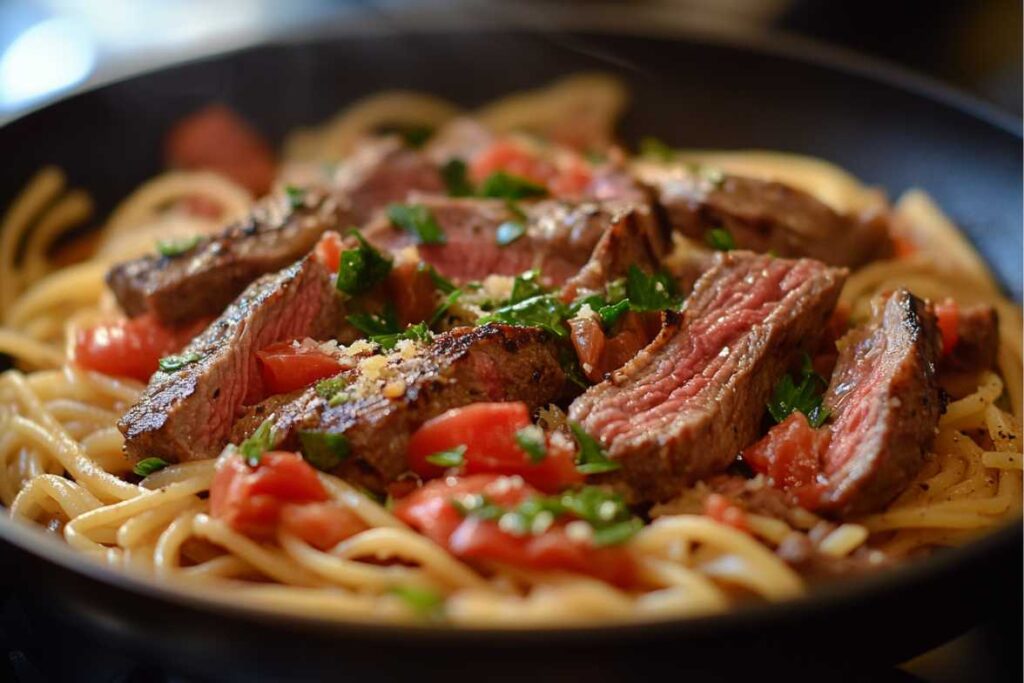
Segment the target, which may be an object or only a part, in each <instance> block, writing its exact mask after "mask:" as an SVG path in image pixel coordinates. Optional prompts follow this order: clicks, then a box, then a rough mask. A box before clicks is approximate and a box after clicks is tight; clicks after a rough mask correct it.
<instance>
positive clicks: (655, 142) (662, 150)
mask: <svg viewBox="0 0 1024 683" xmlns="http://www.w3.org/2000/svg"><path fill="white" fill-rule="evenodd" d="M640 156H643V157H647V158H648V159H654V160H655V161H666V162H667V161H672V160H674V159H675V158H676V151H675V150H674V149H672V148H671V147H669V146H668V145H666V144H665V143H664V142H662V141H661V140H659V139H658V138H655V137H646V138H644V139H643V140H641V141H640Z"/></svg>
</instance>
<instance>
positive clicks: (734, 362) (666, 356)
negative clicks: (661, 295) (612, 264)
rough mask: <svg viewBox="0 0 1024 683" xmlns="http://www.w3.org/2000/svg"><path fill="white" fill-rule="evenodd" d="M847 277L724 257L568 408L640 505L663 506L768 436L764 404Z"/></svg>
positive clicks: (815, 265) (807, 263) (815, 267)
mask: <svg viewBox="0 0 1024 683" xmlns="http://www.w3.org/2000/svg"><path fill="white" fill-rule="evenodd" d="M845 275H846V274H845V271H842V270H836V269H832V268H828V267H826V266H825V265H824V264H822V263H819V262H817V261H811V260H808V259H801V260H796V261H792V260H784V259H773V258H771V257H767V256H758V255H754V254H750V253H743V252H730V253H728V254H725V255H722V256H720V257H719V261H718V263H717V265H715V266H714V267H713V268H712V269H711V270H709V271H708V272H707V273H705V274H704V275H703V276H702V277H701V278H700V280H698V282H697V284H696V286H695V288H694V292H693V294H692V295H691V297H690V299H689V300H688V302H687V305H686V308H685V309H684V312H683V313H682V314H672V315H667V316H666V318H665V323H664V326H663V329H662V331H661V333H660V334H659V335H658V337H657V338H656V339H655V340H654V341H653V342H652V343H651V344H650V345H649V346H648V347H647V348H645V349H644V350H643V351H641V352H640V353H639V354H638V355H637V356H636V357H635V358H634V359H633V360H631V361H630V362H628V363H626V365H625V366H623V367H622V368H621V369H619V370H618V371H616V372H615V373H613V374H612V376H611V378H609V379H608V380H606V381H604V382H601V383H600V384H598V385H595V386H593V387H591V388H590V389H589V390H587V392H585V393H584V394H583V395H582V396H581V397H579V398H577V399H576V400H575V401H574V402H573V404H572V405H571V406H570V408H569V416H570V418H571V419H573V420H576V421H578V422H579V423H580V424H581V425H582V426H583V428H584V429H585V430H586V431H587V432H588V433H589V434H591V435H592V436H594V437H595V438H597V439H598V440H600V441H601V442H602V443H603V444H604V446H605V447H606V448H607V449H608V453H609V456H610V457H611V458H612V459H614V460H616V461H617V462H618V463H619V464H620V465H621V469H619V470H618V471H616V472H614V473H612V474H611V475H608V476H607V480H608V481H609V482H611V483H614V484H616V485H618V486H619V487H620V488H624V489H625V491H626V493H627V494H628V496H629V498H630V499H631V500H633V501H637V502H639V501H661V500H665V499H667V498H670V497H671V496H673V495H675V494H676V493H678V491H679V490H680V488H681V487H682V486H683V485H684V484H686V483H688V482H692V481H694V480H696V479H699V478H702V477H704V476H707V475H709V474H714V473H715V472H718V471H720V470H723V469H725V467H727V466H728V465H729V463H730V462H732V461H733V460H734V459H735V456H736V454H737V452H738V451H739V450H740V449H741V448H743V447H744V446H745V445H747V444H748V443H750V442H751V441H753V440H754V439H755V438H756V436H757V433H758V428H759V425H760V416H761V410H760V408H761V406H763V405H764V404H765V402H766V401H767V399H768V397H769V396H770V395H771V391H772V387H773V385H774V384H775V382H776V381H777V380H778V379H779V378H780V377H781V375H782V374H783V373H784V372H785V370H786V369H787V368H788V367H789V366H790V364H791V363H792V361H793V360H794V359H795V358H796V357H797V355H798V354H799V352H800V350H801V349H808V348H811V347H812V346H813V344H814V343H815V342H816V341H817V339H818V337H819V336H820V334H821V332H822V330H823V329H824V325H825V321H826V320H827V319H828V317H829V315H830V314H831V313H832V309H833V308H834V306H835V303H836V299H837V297H838V295H839V290H840V289H841V287H842V284H843V281H844V280H845Z"/></svg>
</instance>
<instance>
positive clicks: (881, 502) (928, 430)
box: [743, 289, 942, 516]
mask: <svg viewBox="0 0 1024 683" xmlns="http://www.w3.org/2000/svg"><path fill="white" fill-rule="evenodd" d="M875 304H876V305H875V310H874V313H873V316H872V319H871V320H870V321H869V322H868V323H867V324H865V325H863V326H861V327H858V328H856V329H854V330H852V331H851V332H849V333H848V334H847V335H846V336H845V337H843V338H842V339H840V340H839V342H838V344H837V345H838V346H839V348H840V352H839V358H838V360H837V361H836V368H835V370H834V371H833V373H832V381H831V383H830V384H829V389H828V391H827V392H826V394H825V398H824V403H825V407H826V408H828V410H829V411H830V414H831V418H832V422H831V424H828V425H826V426H824V427H822V428H820V429H817V430H814V429H812V428H811V426H810V425H809V424H808V423H807V420H806V419H804V418H803V415H802V414H800V413H793V414H792V415H790V417H789V418H787V419H786V420H784V421H783V422H782V423H780V424H778V425H776V426H775V427H773V428H772V429H771V431H769V432H768V434H767V435H766V436H765V437H764V438H763V439H762V440H761V441H759V442H758V443H756V444H754V445H753V446H751V447H750V448H748V449H747V450H746V451H744V453H743V457H744V459H745V460H746V461H747V462H748V463H749V464H750V465H751V466H752V467H754V468H755V469H757V470H759V471H761V472H763V473H765V474H766V475H768V476H769V478H770V480H771V483H772V485H773V486H776V487H778V488H781V489H785V490H787V491H789V492H790V495H792V496H793V497H794V498H795V499H796V500H798V501H799V502H800V504H801V505H803V506H804V507H806V508H808V509H812V510H820V511H824V512H830V513H834V514H837V515H840V516H849V515H857V514H861V513H865V512H871V511H874V510H878V509H880V508H882V507H884V506H885V505H886V504H888V503H889V502H890V501H891V500H892V499H893V498H894V497H896V495H898V494H899V493H900V491H902V490H903V489H904V488H906V485H907V484H908V483H909V482H910V480H911V479H912V478H913V477H914V476H915V475H916V474H917V473H918V471H920V469H921V466H922V465H923V464H924V461H925V454H926V452H927V449H928V448H929V446H930V444H931V442H932V440H933V439H934V437H935V430H936V426H937V425H938V420H939V415H940V413H941V412H942V398H941V392H940V390H939V385H938V382H937V381H936V378H935V364H936V362H937V359H938V355H939V335H938V332H937V330H936V323H935V316H934V314H933V313H932V312H931V310H930V308H929V307H928V306H926V305H925V304H924V302H922V301H921V300H920V299H918V298H917V297H915V296H913V295H912V294H911V293H910V292H908V291H906V290H905V289H901V290H897V291H896V292H895V293H893V294H892V295H891V296H890V297H889V298H888V299H887V300H885V301H881V300H879V301H876V302H875ZM796 444H799V448H798V449H797V450H798V453H799V462H798V463H797V464H796V465H794V464H793V462H794V460H793V456H792V453H793V452H794V448H797V446H796Z"/></svg>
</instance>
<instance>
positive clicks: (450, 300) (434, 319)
mask: <svg viewBox="0 0 1024 683" xmlns="http://www.w3.org/2000/svg"><path fill="white" fill-rule="evenodd" d="M461 296H462V290H461V289H453V290H452V291H450V292H448V296H446V297H445V298H444V301H442V302H441V303H440V304H438V306H437V308H436V309H434V312H433V314H431V316H430V320H429V321H428V322H427V326H428V327H433V326H434V325H436V324H438V323H439V322H441V319H442V318H444V316H445V314H446V313H447V312H448V309H449V308H451V307H452V306H453V305H454V304H455V302H456V301H458V300H459V297H461Z"/></svg>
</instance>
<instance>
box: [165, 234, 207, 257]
mask: <svg viewBox="0 0 1024 683" xmlns="http://www.w3.org/2000/svg"><path fill="white" fill-rule="evenodd" d="M201 240H202V237H201V236H200V235H192V236H190V237H181V238H179V239H173V240H158V241H157V243H156V250H157V251H158V252H159V253H160V255H161V256H167V257H168V258H173V257H175V256H181V255H182V254H184V253H186V252H189V251H192V249H194V248H195V246H196V245H197V244H199V242H200V241H201Z"/></svg>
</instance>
